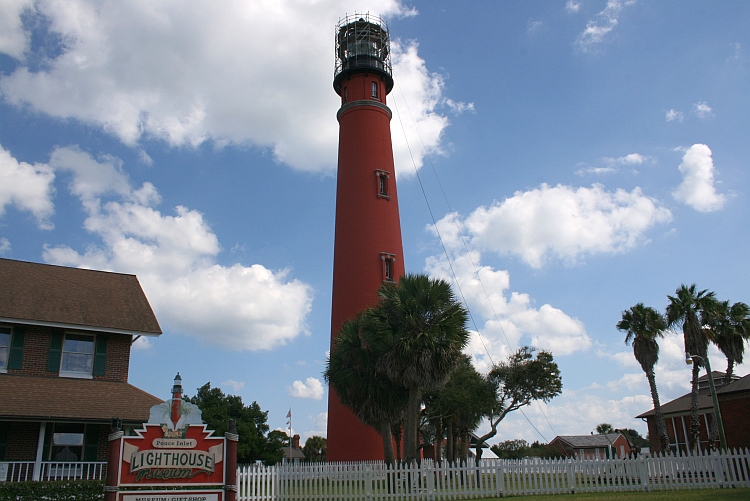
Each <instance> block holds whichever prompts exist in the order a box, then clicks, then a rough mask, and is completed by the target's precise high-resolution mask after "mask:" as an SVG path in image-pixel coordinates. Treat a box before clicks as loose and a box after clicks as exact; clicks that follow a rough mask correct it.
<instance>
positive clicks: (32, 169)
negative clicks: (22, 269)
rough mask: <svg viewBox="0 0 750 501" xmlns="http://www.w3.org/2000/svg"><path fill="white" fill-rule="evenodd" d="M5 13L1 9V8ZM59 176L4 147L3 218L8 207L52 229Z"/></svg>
mask: <svg viewBox="0 0 750 501" xmlns="http://www.w3.org/2000/svg"><path fill="white" fill-rule="evenodd" d="M0 10H1V9H0ZM54 180H55V173H54V172H53V171H52V169H51V168H50V167H49V166H47V165H43V164H34V165H31V164H28V163H26V162H19V161H18V160H16V159H15V158H14V157H13V156H12V155H11V154H10V152H9V151H7V150H6V149H4V148H3V147H2V146H0V217H2V216H3V214H5V206H6V205H10V204H13V205H14V206H15V207H16V208H17V209H18V210H24V211H28V212H31V213H32V214H33V215H34V217H35V218H36V220H37V225H39V227H40V228H42V229H52V228H53V225H52V223H51V222H50V220H49V218H50V217H51V216H52V214H53V213H54V205H53V204H52V195H53V194H54V191H55V189H54V186H53V184H52V183H53V181H54Z"/></svg>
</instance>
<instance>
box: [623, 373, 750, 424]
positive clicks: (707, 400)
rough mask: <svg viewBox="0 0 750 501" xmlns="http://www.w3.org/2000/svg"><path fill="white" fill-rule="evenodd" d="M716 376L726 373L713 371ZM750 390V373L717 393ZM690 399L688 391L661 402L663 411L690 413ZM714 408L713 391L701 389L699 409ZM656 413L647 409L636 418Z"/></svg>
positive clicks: (666, 412) (664, 412)
mask: <svg viewBox="0 0 750 501" xmlns="http://www.w3.org/2000/svg"><path fill="white" fill-rule="evenodd" d="M713 374H714V377H715V378H719V377H723V376H724V373H723V372H719V371H713ZM701 379H702V380H703V381H707V378H706V376H705V375H704V376H702V377H701V378H700V379H699V381H700V380H701ZM747 390H750V374H748V375H747V376H745V377H743V378H740V379H738V380H736V381H733V382H732V383H730V384H728V385H727V386H724V387H723V388H719V389H717V390H716V394H717V395H722V394H725V393H734V392H736V391H747ZM690 399H691V395H690V393H686V394H685V395H682V396H681V397H677V398H675V399H674V400H670V401H669V402H667V403H666V404H661V412H662V413H663V414H676V415H680V414H689V413H690ZM713 408H714V401H713V398H711V393H710V392H709V391H708V390H707V389H704V390H701V392H700V393H698V410H699V411H701V410H706V409H713ZM655 414H656V411H655V410H654V409H651V410H649V411H646V412H644V413H642V414H639V415H637V416H636V418H645V417H649V416H654V415H655Z"/></svg>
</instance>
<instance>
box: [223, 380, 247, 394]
mask: <svg viewBox="0 0 750 501" xmlns="http://www.w3.org/2000/svg"><path fill="white" fill-rule="evenodd" d="M220 386H221V387H222V388H227V389H230V390H232V391H233V392H235V393H237V392H238V391H240V390H241V389H242V388H244V387H245V382H244V381H235V380H234V379H227V380H226V381H224V382H223V383H221V385H220Z"/></svg>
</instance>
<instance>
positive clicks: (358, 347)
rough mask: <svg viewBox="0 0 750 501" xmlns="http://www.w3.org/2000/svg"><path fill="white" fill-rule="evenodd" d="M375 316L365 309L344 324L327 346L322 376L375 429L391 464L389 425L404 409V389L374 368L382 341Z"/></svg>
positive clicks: (392, 456) (406, 392)
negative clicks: (378, 337)
mask: <svg viewBox="0 0 750 501" xmlns="http://www.w3.org/2000/svg"><path fill="white" fill-rule="evenodd" d="M376 321H377V320H376V315H374V313H373V310H372V309H370V310H367V311H365V312H363V313H360V314H359V315H357V317H356V318H354V319H353V320H349V321H347V322H345V323H344V325H343V326H342V327H341V330H340V331H339V332H338V334H337V335H336V338H335V339H334V341H333V345H332V346H331V353H330V355H329V357H328V361H327V364H326V369H325V372H324V373H323V376H324V378H325V380H326V382H327V383H328V384H329V385H330V386H331V388H333V390H334V391H335V392H336V394H337V395H338V396H339V398H340V399H341V403H343V404H344V405H346V406H347V407H349V408H350V409H351V410H352V412H354V413H355V414H356V415H357V417H358V418H359V419H360V421H362V422H363V423H365V424H366V425H368V426H372V427H373V428H375V430H377V432H378V433H379V434H380V436H381V437H382V439H383V453H384V457H385V461H386V463H388V464H393V462H394V455H393V439H392V435H391V425H392V424H394V423H396V422H398V421H399V420H400V419H401V417H402V416H403V413H404V411H405V410H406V404H407V399H408V391H407V390H406V388H405V387H404V386H402V385H400V384H398V383H394V382H393V381H392V380H390V379H389V378H388V377H386V375H385V374H384V373H383V372H382V371H379V370H378V367H377V366H378V363H379V360H380V358H381V357H382V355H383V354H382V351H379V350H378V349H379V348H382V344H379V343H376V342H375V337H377V336H378V335H379V329H378V325H377V324H376Z"/></svg>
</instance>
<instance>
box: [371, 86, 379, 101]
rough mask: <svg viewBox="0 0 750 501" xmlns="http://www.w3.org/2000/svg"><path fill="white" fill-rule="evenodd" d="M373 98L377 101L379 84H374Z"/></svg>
mask: <svg viewBox="0 0 750 501" xmlns="http://www.w3.org/2000/svg"><path fill="white" fill-rule="evenodd" d="M372 98H373V99H377V98H378V84H377V82H372Z"/></svg>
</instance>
